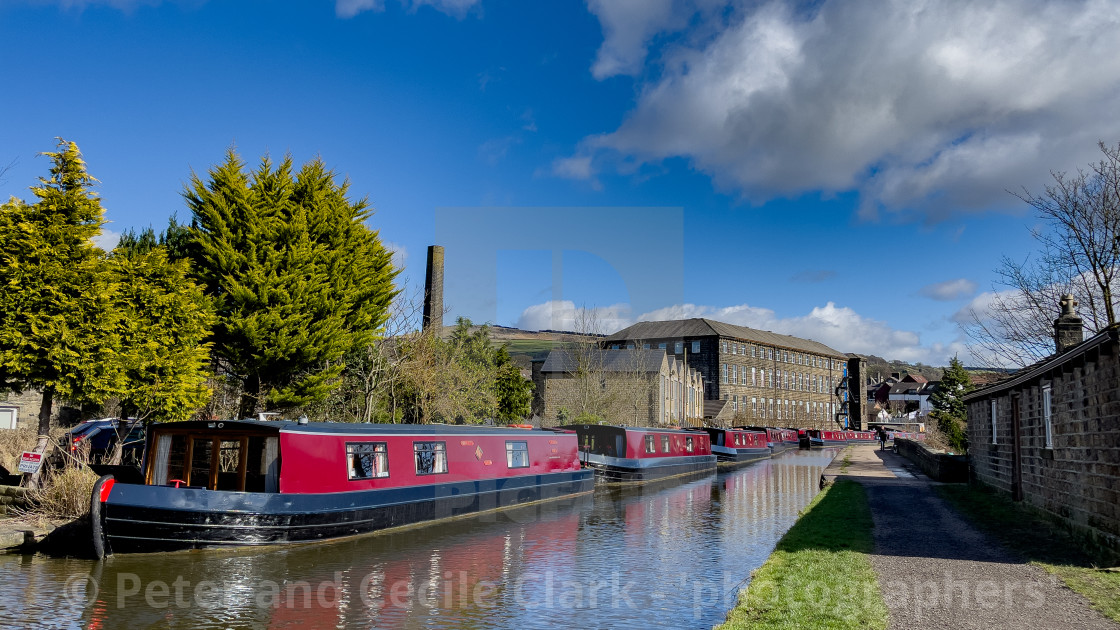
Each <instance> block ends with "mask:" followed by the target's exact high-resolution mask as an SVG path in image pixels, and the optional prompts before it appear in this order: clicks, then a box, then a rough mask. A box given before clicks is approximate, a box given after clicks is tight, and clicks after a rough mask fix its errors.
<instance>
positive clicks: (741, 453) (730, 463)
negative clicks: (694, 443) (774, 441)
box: [716, 446, 771, 470]
mask: <svg viewBox="0 0 1120 630" xmlns="http://www.w3.org/2000/svg"><path fill="white" fill-rule="evenodd" d="M733 450H734V451H735V453H723V452H717V453H716V461H717V466H718V467H719V468H720V469H721V470H727V469H729V468H738V467H739V466H745V465H747V464H749V463H751V462H757V461H758V460H760V459H769V458H770V454H771V453H770V447H769V446H767V447H766V448H738V449H733Z"/></svg>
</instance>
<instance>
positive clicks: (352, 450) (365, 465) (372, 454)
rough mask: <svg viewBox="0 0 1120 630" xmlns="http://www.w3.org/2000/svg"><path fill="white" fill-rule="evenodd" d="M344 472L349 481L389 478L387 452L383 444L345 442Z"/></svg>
mask: <svg viewBox="0 0 1120 630" xmlns="http://www.w3.org/2000/svg"><path fill="white" fill-rule="evenodd" d="M346 470H347V476H348V477H349V478H350V479H376V478H379V477H388V476H389V451H388V447H387V446H386V443H385V442H347V443H346Z"/></svg>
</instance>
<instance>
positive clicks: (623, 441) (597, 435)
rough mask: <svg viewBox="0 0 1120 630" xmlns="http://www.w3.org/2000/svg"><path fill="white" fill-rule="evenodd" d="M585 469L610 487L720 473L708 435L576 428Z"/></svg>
mask: <svg viewBox="0 0 1120 630" xmlns="http://www.w3.org/2000/svg"><path fill="white" fill-rule="evenodd" d="M560 429H561V430H564V431H571V432H574V433H575V434H576V435H577V436H578V437H579V456H580V460H581V461H582V462H583V465H584V467H585V468H589V469H592V470H594V471H595V475H596V476H597V477H598V478H599V479H600V480H602V481H604V482H607V483H619V482H642V481H653V480H655V479H664V478H666V477H676V476H680V475H692V474H702V473H710V472H713V471H715V469H716V456H715V455H713V454H712V445H711V439H710V438H709V436H708V434H707V433H703V432H696V431H689V430H684V429H670V428H655V427H620V426H613V425H606V424H573V425H568V426H564V427H560Z"/></svg>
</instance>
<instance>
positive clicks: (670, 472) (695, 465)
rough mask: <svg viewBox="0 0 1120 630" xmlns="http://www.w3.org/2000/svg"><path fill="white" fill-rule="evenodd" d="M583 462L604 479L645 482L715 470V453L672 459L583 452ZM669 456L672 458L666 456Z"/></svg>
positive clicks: (598, 477)
mask: <svg viewBox="0 0 1120 630" xmlns="http://www.w3.org/2000/svg"><path fill="white" fill-rule="evenodd" d="M583 457H584V462H583V465H584V466H585V467H587V468H589V469H591V470H594V471H595V477H596V478H597V479H598V480H600V481H602V482H604V483H645V482H649V481H656V480H658V479H667V478H669V477H681V476H685V475H701V474H707V473H711V472H713V471H715V469H716V458H715V456H714V455H698V456H695V457H680V458H677V457H674V458H671V459H672V460H683V461H671V462H658V461H657V460H652V461H649V460H634V459H624V458H621V457H608V456H602V455H590V456H588V455H584V456H583ZM666 459H670V458H666Z"/></svg>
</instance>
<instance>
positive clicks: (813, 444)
mask: <svg viewBox="0 0 1120 630" xmlns="http://www.w3.org/2000/svg"><path fill="white" fill-rule="evenodd" d="M842 444H844V443H843V442H838V443H837V444H836V446H840V445H842ZM824 446H825V443H824V440H822V439H820V438H811V439H803V440H801V441H800V442H799V443H798V447H799V448H824Z"/></svg>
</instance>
